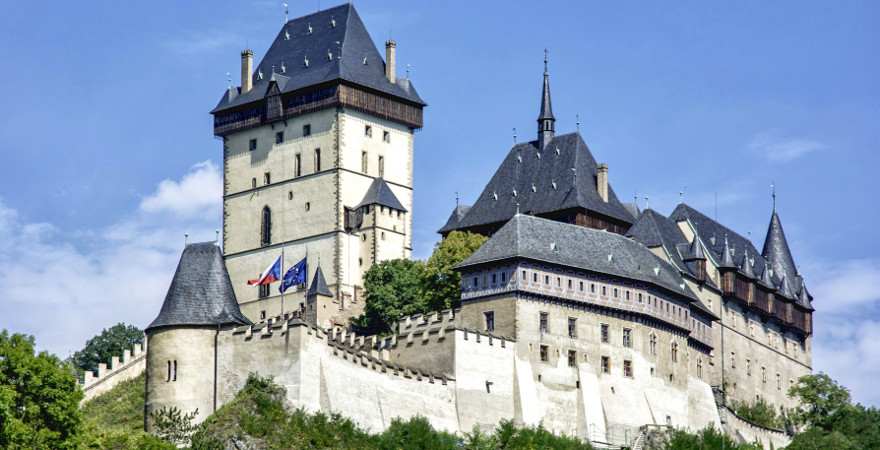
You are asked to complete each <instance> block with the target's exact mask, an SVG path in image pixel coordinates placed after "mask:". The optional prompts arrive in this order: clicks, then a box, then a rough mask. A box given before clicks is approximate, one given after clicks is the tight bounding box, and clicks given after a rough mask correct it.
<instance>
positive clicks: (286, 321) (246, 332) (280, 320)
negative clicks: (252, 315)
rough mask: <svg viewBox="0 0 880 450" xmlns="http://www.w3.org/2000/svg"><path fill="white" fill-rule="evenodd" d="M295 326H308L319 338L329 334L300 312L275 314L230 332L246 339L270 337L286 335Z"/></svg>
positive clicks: (310, 331) (311, 332)
mask: <svg viewBox="0 0 880 450" xmlns="http://www.w3.org/2000/svg"><path fill="white" fill-rule="evenodd" d="M295 327H307V328H308V329H309V331H308V333H309V334H315V336H316V337H317V338H318V339H324V337H325V335H326V334H327V333H326V332H325V331H324V330H323V329H321V328H320V327H317V326H315V325H312V324H310V323H308V322H306V321H304V320H303V319H302V318H301V317H300V315H299V314H288V315H285V316H284V317H281V316H275V317H270V318H268V319H266V320H263V321H260V322H257V323H254V324H252V325H243V326H240V327H235V328H233V329H231V330H230V331H229V332H230V333H232V335H237V336H242V337H243V338H244V339H245V340H246V341H248V340H252V339H255V338H259V339H269V338H271V337H273V336H284V335H285V334H287V332H288V330H289V329H291V328H295Z"/></svg>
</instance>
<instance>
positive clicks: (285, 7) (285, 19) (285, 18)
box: [281, 2, 287, 23]
mask: <svg viewBox="0 0 880 450" xmlns="http://www.w3.org/2000/svg"><path fill="white" fill-rule="evenodd" d="M281 5H282V6H284V23H287V2H284V3H282V4H281Z"/></svg>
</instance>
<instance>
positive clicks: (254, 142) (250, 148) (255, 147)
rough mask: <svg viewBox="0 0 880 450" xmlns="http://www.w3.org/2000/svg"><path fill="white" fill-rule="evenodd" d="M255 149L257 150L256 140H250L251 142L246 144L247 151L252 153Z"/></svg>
mask: <svg viewBox="0 0 880 450" xmlns="http://www.w3.org/2000/svg"><path fill="white" fill-rule="evenodd" d="M256 149H257V140H256V139H251V140H250V141H249V142H248V150H250V151H254V150H256Z"/></svg>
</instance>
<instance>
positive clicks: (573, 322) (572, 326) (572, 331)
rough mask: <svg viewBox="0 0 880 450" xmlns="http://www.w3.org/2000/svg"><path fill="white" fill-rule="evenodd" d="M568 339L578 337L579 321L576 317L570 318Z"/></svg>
mask: <svg viewBox="0 0 880 450" xmlns="http://www.w3.org/2000/svg"><path fill="white" fill-rule="evenodd" d="M568 337H570V338H576V337H577V319H575V318H574V317H569V318H568Z"/></svg>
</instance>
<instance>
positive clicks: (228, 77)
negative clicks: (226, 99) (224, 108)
mask: <svg viewBox="0 0 880 450" xmlns="http://www.w3.org/2000/svg"><path fill="white" fill-rule="evenodd" d="M226 84H228V85H229V86H228V88H229V89H232V74H231V73H229V72H226Z"/></svg>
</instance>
